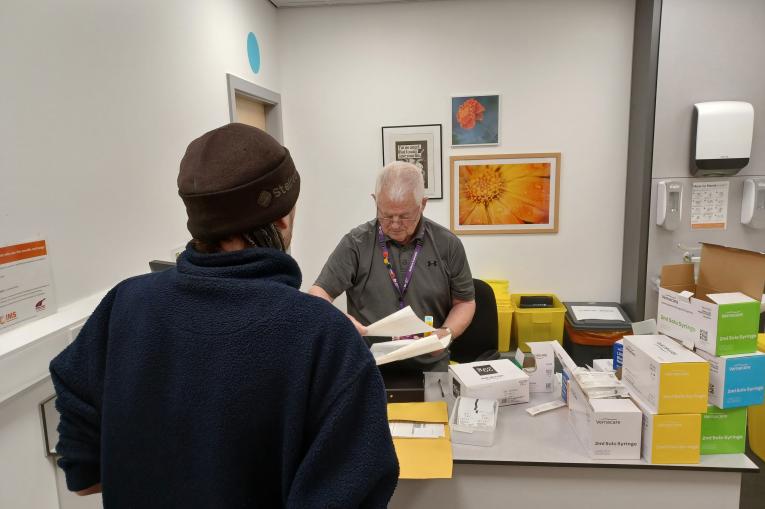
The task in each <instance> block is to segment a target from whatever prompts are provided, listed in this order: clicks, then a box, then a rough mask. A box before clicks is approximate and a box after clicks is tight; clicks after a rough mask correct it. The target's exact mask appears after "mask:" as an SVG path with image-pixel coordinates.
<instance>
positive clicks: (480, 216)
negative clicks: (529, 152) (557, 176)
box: [459, 163, 550, 225]
mask: <svg viewBox="0 0 765 509" xmlns="http://www.w3.org/2000/svg"><path fill="white" fill-rule="evenodd" d="M459 186H460V202H459V224H462V225H500V224H502V225H505V224H546V223H548V222H549V221H550V163H533V164H501V165H466V166H461V167H460V169H459Z"/></svg>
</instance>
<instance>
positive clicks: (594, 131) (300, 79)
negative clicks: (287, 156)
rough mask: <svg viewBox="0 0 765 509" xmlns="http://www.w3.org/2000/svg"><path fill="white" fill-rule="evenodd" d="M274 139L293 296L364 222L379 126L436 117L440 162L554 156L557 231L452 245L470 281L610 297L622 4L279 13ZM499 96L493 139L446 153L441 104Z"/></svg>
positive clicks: (623, 138) (616, 248) (629, 16)
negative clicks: (297, 182) (285, 183)
mask: <svg viewBox="0 0 765 509" xmlns="http://www.w3.org/2000/svg"><path fill="white" fill-rule="evenodd" d="M278 20H279V31H278V33H279V50H280V61H281V65H282V78H281V84H282V88H281V92H282V99H283V104H284V133H285V144H286V145H287V146H288V147H289V148H290V150H291V151H292V153H293V157H294V159H295V161H296V163H297V165H298V167H299V170H300V172H301V177H302V179H303V180H302V182H303V184H302V186H303V187H302V188H301V197H300V201H299V203H298V207H299V208H298V215H297V228H296V236H295V241H294V247H293V254H294V255H295V256H296V258H297V259H298V261H299V262H300V265H301V267H302V268H303V272H304V287H307V286H308V285H310V284H311V283H312V282H313V280H314V278H315V277H316V276H317V275H318V273H319V271H320V270H321V267H322V265H323V263H324V261H325V260H326V258H327V257H328V256H329V254H330V253H331V251H332V249H333V248H334V247H335V245H336V244H337V242H338V241H339V239H340V237H341V236H342V235H343V234H344V233H346V232H347V231H348V230H349V229H350V228H352V227H353V226H355V225H357V224H359V223H361V222H363V221H366V220H368V219H371V218H372V217H373V215H374V206H373V203H372V200H371V198H370V197H369V193H371V192H372V188H373V185H374V175H375V171H376V169H377V168H378V167H379V166H380V165H381V164H382V155H381V140H380V127H381V126H384V125H406V124H424V123H441V124H443V128H444V131H443V132H444V140H445V142H446V144H445V147H444V183H445V187H444V197H445V199H444V200H439V201H431V202H429V203H428V206H427V210H426V215H428V216H429V217H430V218H432V219H434V220H436V221H438V222H440V223H441V224H444V225H447V226H448V224H449V201H448V200H449V197H450V192H449V188H448V182H449V177H448V176H449V164H448V161H449V156H450V155H458V154H471V153H527V152H542V151H544V152H547V151H550V152H552V151H556V152H557V151H559V152H561V153H562V177H561V205H560V232H559V233H558V234H557V235H504V236H499V235H492V236H488V235H487V236H465V237H462V240H463V243H464V245H465V248H466V250H467V254H468V257H469V259H470V263H471V266H472V269H473V273H474V274H475V275H476V276H478V277H484V278H506V279H509V280H510V284H511V289H512V290H514V291H553V292H556V293H558V294H559V295H560V296H561V297H563V298H565V299H569V300H573V299H598V300H618V298H619V294H620V278H621V272H620V271H621V259H622V253H621V247H622V225H623V210H624V191H625V190H624V185H625V175H626V159H627V157H626V156H627V129H628V113H629V97H630V70H631V61H632V34H633V23H634V2H633V1H630V0H578V1H576V2H571V1H568V0H545V1H539V0H523V1H476V0H473V1H447V2H415V3H394V4H382V5H363V6H338V7H323V8H301V9H285V10H280V11H279V12H278ZM480 92H499V93H500V94H502V118H501V142H502V143H501V145H500V146H499V147H489V148H472V149H465V148H463V149H454V150H452V149H451V148H450V147H448V140H449V139H450V118H449V117H450V96H451V95H452V94H461V93H480Z"/></svg>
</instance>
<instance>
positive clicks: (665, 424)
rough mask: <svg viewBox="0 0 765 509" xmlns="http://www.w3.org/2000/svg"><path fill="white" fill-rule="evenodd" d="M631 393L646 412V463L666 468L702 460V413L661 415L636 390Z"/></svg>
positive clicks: (644, 422)
mask: <svg viewBox="0 0 765 509" xmlns="http://www.w3.org/2000/svg"><path fill="white" fill-rule="evenodd" d="M628 387H629V385H628ZM630 394H631V397H632V401H634V402H635V405H637V407H638V408H639V409H640V411H641V412H643V437H642V444H643V445H642V449H643V459H645V460H646V462H648V463H652V464H662V465H666V464H677V463H679V464H683V463H685V464H692V463H698V462H699V461H700V460H701V414H657V413H654V412H652V411H651V410H650V409H649V408H648V405H646V403H645V401H643V400H641V399H640V397H639V396H638V395H637V393H636V392H635V391H634V390H633V389H632V388H630Z"/></svg>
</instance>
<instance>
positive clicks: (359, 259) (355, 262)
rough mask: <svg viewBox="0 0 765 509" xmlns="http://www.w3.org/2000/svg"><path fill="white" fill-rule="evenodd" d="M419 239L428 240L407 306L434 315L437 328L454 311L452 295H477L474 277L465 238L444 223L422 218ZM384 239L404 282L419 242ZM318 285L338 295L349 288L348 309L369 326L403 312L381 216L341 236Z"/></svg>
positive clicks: (465, 297) (406, 298) (421, 314)
mask: <svg viewBox="0 0 765 509" xmlns="http://www.w3.org/2000/svg"><path fill="white" fill-rule="evenodd" d="M415 238H422V239H423V244H422V251H421V252H420V254H419V256H418V257H417V264H416V265H415V267H414V271H413V273H412V280H411V282H410V283H409V288H408V289H407V291H406V294H405V295H404V304H405V305H410V306H412V309H413V310H414V312H415V314H417V316H419V317H420V318H424V317H425V316H427V315H430V316H432V317H433V326H434V327H436V328H438V327H441V326H442V325H443V323H444V320H445V319H446V316H447V315H448V314H449V311H450V310H451V308H452V299H453V298H456V299H459V300H465V301H471V300H474V299H475V290H474V288H473V276H472V275H471V273H470V266H469V265H468V261H467V257H466V256H465V249H464V248H463V246H462V242H460V240H459V239H458V238H457V236H456V235H454V234H453V233H452V232H450V231H449V230H447V229H446V228H444V227H443V226H441V225H439V224H437V223H434V222H433V221H431V220H429V219H427V218H425V217H423V218H422V220H421V221H420V224H419V225H418V228H417V231H416V232H415ZM385 242H386V244H387V245H388V251H389V253H390V258H391V260H390V263H391V265H392V266H393V270H395V271H396V276H397V277H398V281H399V285H403V283H404V277H405V275H406V271H407V269H408V268H409V264H410V263H411V261H412V255H413V254H414V249H415V242H414V240H413V241H412V242H410V243H409V244H407V245H401V244H399V243H398V242H396V241H394V240H392V239H390V238H388V237H387V236H385ZM315 284H316V286H319V287H321V288H322V289H324V291H326V292H327V293H328V294H329V295H330V296H331V297H332V298H333V299H334V298H335V297H337V296H338V295H340V294H341V293H343V292H346V296H347V299H348V313H349V314H350V315H351V316H353V317H354V318H356V319H357V320H358V321H359V322H361V323H362V324H364V325H369V324H370V323H373V322H376V321H377V320H379V319H381V318H384V317H386V316H388V315H389V314H391V313H394V312H396V311H398V309H399V307H398V302H399V299H398V292H397V291H396V289H395V288H394V287H393V283H392V281H391V279H390V273H389V272H388V268H387V267H386V266H385V263H384V262H383V256H382V252H381V250H380V245H379V243H378V239H377V220H376V219H373V220H372V221H369V222H367V223H364V224H362V225H360V226H357V227H356V228H354V229H353V230H351V231H350V232H349V233H348V234H346V235H345V236H344V237H343V238H342V240H341V241H340V243H339V244H338V245H337V247H336V248H335V251H334V252H333V253H332V255H331V256H330V257H329V259H328V260H327V263H326V264H325V265H324V268H323V269H322V271H321V274H319V277H318V279H316V283H315Z"/></svg>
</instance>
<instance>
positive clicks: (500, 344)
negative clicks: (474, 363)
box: [484, 279, 513, 352]
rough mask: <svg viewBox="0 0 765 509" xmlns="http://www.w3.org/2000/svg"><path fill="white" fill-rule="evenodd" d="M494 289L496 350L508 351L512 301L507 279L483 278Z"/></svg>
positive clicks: (511, 321)
mask: <svg viewBox="0 0 765 509" xmlns="http://www.w3.org/2000/svg"><path fill="white" fill-rule="evenodd" d="M484 281H486V283H488V284H489V286H491V289H492V290H493V291H494V298H495V300H496V301H497V320H498V323H497V350H499V351H500V352H509V351H510V330H511V327H512V323H513V303H512V302H511V300H510V292H509V290H508V288H509V287H510V284H509V283H508V281H507V279H484Z"/></svg>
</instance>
